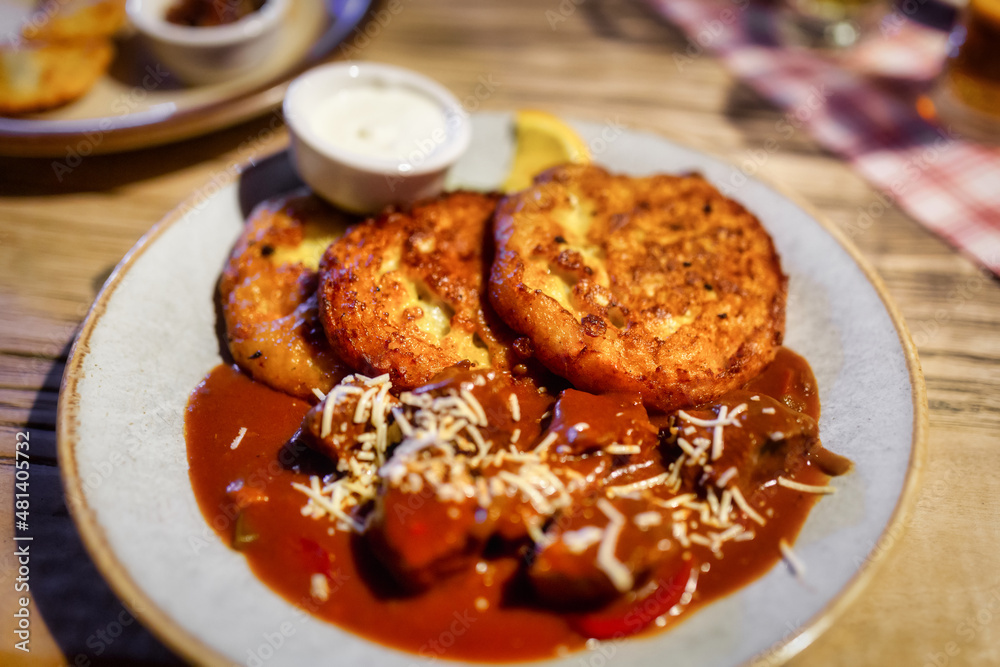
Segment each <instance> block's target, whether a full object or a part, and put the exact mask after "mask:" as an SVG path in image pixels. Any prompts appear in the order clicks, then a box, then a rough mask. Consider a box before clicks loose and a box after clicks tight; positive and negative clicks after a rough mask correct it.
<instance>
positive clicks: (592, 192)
mask: <svg viewBox="0 0 1000 667" xmlns="http://www.w3.org/2000/svg"><path fill="white" fill-rule="evenodd" d="M495 236H496V259H495V261H494V264H493V269H492V273H491V278H490V297H491V300H492V303H493V305H494V307H495V308H496V310H497V312H498V313H500V315H501V316H502V317H503V319H504V320H505V321H506V322H507V323H508V324H509V325H510V326H511V327H513V328H514V329H515V330H516V331H518V332H520V333H522V334H525V335H526V336H528V337H529V338H530V339H531V342H532V343H533V344H534V348H535V354H536V356H537V357H538V358H539V359H540V360H541V361H542V362H543V363H544V364H545V365H546V366H548V367H549V368H550V369H551V370H552V371H554V372H556V373H558V374H560V375H562V376H564V377H566V378H567V379H569V380H570V381H571V382H572V383H573V384H574V386H576V387H577V388H579V389H584V390H587V391H593V392H606V391H637V392H639V393H640V394H641V395H642V397H643V400H644V402H645V403H646V404H647V405H649V406H651V407H655V408H659V409H661V410H670V409H673V408H677V407H681V406H685V405H693V404H697V403H702V402H705V401H708V400H712V399H715V398H717V397H718V396H721V395H722V394H723V393H725V392H727V391H729V390H731V389H735V388H737V387H739V386H740V385H742V384H743V383H744V382H746V381H747V380H749V379H750V378H752V377H753V376H754V375H756V374H757V373H758V372H760V370H761V369H763V367H764V366H765V365H766V364H768V363H769V362H770V361H771V360H772V359H773V358H774V355H775V352H776V349H777V347H778V346H779V345H780V343H781V339H782V335H783V332H784V326H785V296H786V278H785V276H784V275H783V274H782V272H781V265H780V262H779V259H778V255H777V253H776V252H775V249H774V245H773V243H772V242H771V238H770V237H769V236H768V234H767V232H766V231H764V229H763V228H762V227H761V225H760V223H759V222H758V221H757V219H756V218H755V217H754V216H753V215H752V214H751V213H749V212H748V211H746V209H744V208H743V207H742V206H740V205H739V204H737V203H736V202H734V201H732V200H730V199H727V198H725V197H724V196H723V195H722V194H721V193H719V191H718V190H716V189H715V188H714V187H712V185H710V184H709V183H708V182H707V181H706V180H705V179H703V178H702V177H701V176H666V175H659V176H651V177H647V178H631V177H628V176H619V175H612V174H609V173H608V172H606V171H605V170H603V169H601V168H599V167H596V166H586V165H568V166H563V167H557V168H555V169H553V170H550V171H548V172H545V173H544V174H542V175H541V176H539V177H538V178H537V179H536V181H535V185H534V186H532V187H530V188H528V189H527V190H524V191H522V192H520V193H518V194H515V195H512V196H510V197H507V198H506V199H504V200H503V201H502V202H501V203H500V205H499V206H498V207H497V212H496V218H495Z"/></svg>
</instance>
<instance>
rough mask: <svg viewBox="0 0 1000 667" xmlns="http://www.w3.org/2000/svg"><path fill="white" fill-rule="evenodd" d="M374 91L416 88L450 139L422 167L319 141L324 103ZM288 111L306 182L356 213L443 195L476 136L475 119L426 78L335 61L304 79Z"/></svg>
mask: <svg viewBox="0 0 1000 667" xmlns="http://www.w3.org/2000/svg"><path fill="white" fill-rule="evenodd" d="M368 85H376V86H399V87H403V88H408V89H409V90H411V91H414V92H417V93H420V94H422V95H424V96H425V97H427V98H428V99H430V100H432V101H433V102H435V103H436V104H439V105H440V108H441V111H442V112H443V114H444V117H445V119H446V127H445V132H446V137H445V140H444V141H443V142H441V143H440V144H439V145H437V146H436V148H435V149H434V150H433V151H432V152H431V153H429V154H428V155H425V156H422V159H421V160H420V162H419V164H416V163H406V162H399V161H397V160H391V159H386V158H376V157H370V156H366V155H361V154H359V153H354V152H351V151H346V150H344V149H342V148H339V147H338V146H334V145H331V144H330V142H329V141H327V140H324V139H323V138H322V137H320V136H318V135H317V133H316V132H315V131H314V129H313V124H312V122H311V120H312V116H311V113H310V112H313V111H315V109H316V108H317V107H318V106H319V103H320V101H322V100H323V99H324V98H326V97H327V96H329V95H333V94H335V93H336V92H337V91H340V90H343V89H345V88H346V87H349V86H368ZM284 113H285V121H286V122H287V123H288V129H289V133H290V135H291V152H292V163H293V164H294V166H295V170H296V171H297V172H298V174H299V176H300V177H301V178H302V180H303V181H305V182H306V183H307V184H308V185H309V186H310V187H311V188H312V189H313V190H314V191H315V192H317V193H318V194H319V195H321V196H322V197H324V198H325V199H327V200H328V201H330V202H331V203H333V204H334V205H336V206H339V207H341V208H344V209H346V210H349V211H353V212H356V213H372V212H376V211H378V210H380V209H382V208H384V207H385V206H387V205H390V204H399V205H405V204H409V203H412V202H414V201H417V200H419V199H424V198H427V197H433V196H435V195H437V194H438V193H440V192H441V190H442V189H443V188H444V181H445V175H446V173H447V171H448V168H449V167H451V166H452V165H453V164H454V163H455V162H456V161H457V160H458V158H459V157H461V156H462V154H463V153H465V151H466V149H467V148H468V147H469V141H470V140H471V137H472V130H471V127H470V124H469V118H468V114H467V113H466V112H465V110H464V109H463V108H462V105H461V103H460V102H459V101H458V99H457V98H456V97H455V96H454V95H452V94H451V93H450V92H449V91H448V89H446V88H445V87H444V86H442V85H441V84H439V83H437V82H436V81H434V80H432V79H430V78H428V77H426V76H423V75H422V74H418V73H416V72H413V71H411V70H407V69H404V68H401V67H394V66H392V65H383V64H379V63H369V62H342V63H332V64H328V65H323V66H320V67H317V68H315V69H312V70H310V71H308V72H306V73H304V74H302V75H301V76H299V77H298V78H297V79H295V80H294V81H293V82H292V84H291V85H290V86H289V88H288V91H287V92H286V93H285V101H284Z"/></svg>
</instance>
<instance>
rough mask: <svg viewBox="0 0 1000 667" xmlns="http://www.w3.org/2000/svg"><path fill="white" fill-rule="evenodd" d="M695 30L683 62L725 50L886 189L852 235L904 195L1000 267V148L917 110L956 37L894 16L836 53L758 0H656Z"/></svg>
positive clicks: (738, 67) (678, 60) (753, 82)
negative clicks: (795, 38) (811, 41)
mask: <svg viewBox="0 0 1000 667" xmlns="http://www.w3.org/2000/svg"><path fill="white" fill-rule="evenodd" d="M648 2H649V3H650V5H651V6H652V7H653V8H654V10H656V11H657V12H658V13H659V14H661V15H662V16H663V17H664V18H666V19H667V20H669V21H670V22H672V23H675V24H677V25H678V26H680V27H681V28H682V29H683V30H684V31H685V32H686V33H687V35H688V37H689V38H690V43H689V46H688V48H687V49H686V50H685V51H683V52H679V53H676V54H675V55H674V64H675V65H676V66H677V67H679V68H683V67H684V66H685V65H686V64H689V63H690V61H691V59H693V58H697V57H700V55H701V54H702V53H703V52H704V51H711V52H714V53H715V54H716V55H717V56H718V57H719V58H721V59H722V61H723V62H724V63H725V64H726V66H727V67H728V68H729V69H730V70H731V71H732V72H733V73H734V74H735V75H736V76H738V77H739V78H740V79H742V80H744V81H746V82H747V83H748V84H749V85H750V86H752V87H753V88H755V89H756V90H757V91H758V92H759V93H761V94H762V95H764V96H765V97H767V98H768V99H770V100H771V101H772V102H774V103H775V104H777V105H778V106H780V107H782V108H783V109H785V110H786V111H787V114H786V116H785V118H786V121H787V122H788V124H789V125H791V126H795V127H802V128H804V129H805V130H807V131H808V132H809V133H810V134H811V135H812V136H813V137H814V138H815V139H816V140H817V141H818V142H819V143H821V144H822V145H823V146H825V147H826V148H827V149H829V150H830V151H833V152H834V153H837V154H839V155H841V156H842V157H844V158H845V159H847V160H848V161H850V162H851V164H853V165H854V167H855V168H856V169H857V170H858V171H859V172H861V173H862V174H863V175H864V176H865V178H867V179H868V180H869V181H870V182H871V183H872V184H873V185H874V186H875V187H876V188H878V189H879V190H880V191H881V193H882V194H881V196H880V197H879V198H878V200H875V201H873V202H871V203H870V204H869V205H868V206H867V207H863V208H859V209H858V211H857V215H856V219H855V220H853V221H852V222H850V223H848V228H847V231H848V232H849V233H850V234H851V235H856V234H858V233H863V232H864V231H865V230H866V229H868V227H870V226H871V225H873V224H876V223H877V220H878V218H879V217H880V216H881V215H882V214H883V213H884V212H885V210H886V208H887V207H888V206H889V205H891V204H892V203H895V204H897V205H899V206H900V207H901V208H903V209H904V210H905V211H907V212H908V213H909V214H910V215H912V216H913V217H914V218H916V219H917V220H919V221H920V222H922V223H923V224H924V225H926V226H927V227H929V228H930V229H932V230H933V231H935V232H936V233H937V234H939V235H941V236H942V237H944V238H945V239H947V240H948V241H949V242H950V243H951V244H953V245H954V246H956V247H957V248H959V249H960V250H962V251H963V252H965V253H967V254H968V255H970V256H971V257H973V258H975V259H977V260H978V261H979V262H980V263H982V264H983V265H985V266H986V267H988V268H989V269H990V270H991V271H993V272H994V273H995V274H997V275H1000V149H998V148H996V147H987V146H984V145H980V144H976V143H973V142H968V141H963V140H961V139H959V138H957V136H956V135H955V133H954V131H952V130H950V128H949V129H946V128H943V127H941V126H939V125H936V124H934V123H932V122H928V121H927V120H925V119H924V118H923V117H921V115H920V113H918V111H917V109H918V108H919V104H917V100H918V97H919V94H920V92H921V91H926V90H927V88H928V84H929V82H930V81H931V80H932V79H933V78H934V76H935V75H936V74H937V73H938V71H939V70H940V66H941V63H942V61H943V57H944V53H945V49H946V40H945V36H944V35H943V34H941V33H934V32H932V31H929V30H927V29H923V28H920V27H918V26H914V25H912V24H909V23H908V22H906V21H905V19H904V18H903V17H902V16H901V15H889V16H887V17H886V18H885V19H884V20H883V22H882V25H881V28H882V30H881V31H880V33H881V34H879V35H876V36H873V37H872V38H870V39H868V40H866V41H865V42H863V43H862V44H861V45H860V46H858V47H857V48H856V49H854V51H853V52H851V53H850V55H849V56H845V57H842V58H840V59H839V60H835V59H834V58H832V57H830V56H824V55H822V54H819V53H816V52H813V51H809V50H806V49H798V48H789V47H786V46H784V45H782V44H781V43H780V40H779V39H778V37H777V34H778V29H777V22H776V16H775V14H774V12H773V10H770V9H768V8H762V7H758V6H756V5H754V4H753V3H749V2H748V1H747V0H648Z"/></svg>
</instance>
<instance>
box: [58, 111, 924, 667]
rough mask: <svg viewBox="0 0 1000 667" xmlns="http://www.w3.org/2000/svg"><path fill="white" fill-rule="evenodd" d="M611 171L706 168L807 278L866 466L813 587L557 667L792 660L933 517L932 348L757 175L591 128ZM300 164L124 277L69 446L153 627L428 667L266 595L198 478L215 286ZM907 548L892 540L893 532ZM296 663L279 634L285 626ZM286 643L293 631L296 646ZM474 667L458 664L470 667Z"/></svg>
mask: <svg viewBox="0 0 1000 667" xmlns="http://www.w3.org/2000/svg"><path fill="white" fill-rule="evenodd" d="M573 125H574V127H575V128H576V129H577V130H578V131H579V132H580V134H581V136H582V137H583V138H584V139H585V140H586V141H587V143H588V144H589V147H590V149H591V152H592V153H593V154H594V156H595V161H596V162H598V163H600V164H602V165H605V166H607V167H609V168H610V169H612V170H615V171H620V172H628V173H632V174H649V173H653V172H685V171H692V170H695V171H700V172H702V173H704V174H705V176H706V177H707V178H708V179H709V180H711V181H712V182H713V183H715V184H716V185H717V186H718V187H719V188H720V189H722V190H723V191H724V192H726V193H727V194H728V195H729V196H731V197H733V198H734V199H737V200H738V201H740V202H741V203H743V204H744V205H745V206H746V207H747V208H748V209H750V210H751V211H752V212H754V213H755V214H756V215H757V216H758V217H759V218H760V219H761V221H762V223H763V224H764V226H765V227H766V228H767V230H768V231H769V232H770V233H771V235H772V236H773V238H774V241H775V244H776V245H777V248H778V250H779V252H780V253H781V255H782V264H783V268H784V270H785V271H786V272H787V273H788V275H789V290H790V291H789V300H788V323H787V337H786V344H787V345H788V346H789V347H791V348H792V349H793V350H796V351H797V352H799V353H800V354H802V355H803V356H805V357H806V359H808V360H809V362H810V363H811V364H812V367H813V369H814V371H815V373H816V376H817V380H818V384H819V389H820V396H821V400H822V405H823V414H822V418H821V420H820V433H821V435H822V437H823V441H824V444H825V445H826V446H827V447H829V448H830V449H832V450H833V451H835V452H837V453H839V454H843V455H846V456H847V457H849V458H850V459H852V460H853V461H854V463H855V466H856V468H855V470H854V471H853V472H852V473H851V474H849V475H846V476H844V477H841V478H837V479H835V480H834V481H833V482H832V483H833V484H834V485H835V486H837V487H838V493H836V494H835V495H832V496H829V497H827V498H824V499H823V500H822V501H821V502H819V504H818V505H817V506H816V508H815V509H814V510H813V512H812V514H811V515H810V517H809V519H808V521H807V522H806V524H805V526H804V528H803V531H802V533H801V534H800V536H799V539H798V540H797V542H796V544H795V551H796V553H797V554H798V556H799V557H800V558H801V559H802V560H803V561H804V563H805V564H806V566H807V572H806V574H805V575H804V577H803V578H802V579H801V580H800V579H798V578H797V577H795V576H794V575H793V573H792V572H790V571H789V569H788V568H786V567H784V566H782V565H778V566H777V567H775V568H773V569H772V570H771V571H770V572H768V573H767V574H766V575H765V576H764V577H762V578H761V579H759V580H757V581H755V582H753V583H752V584H750V585H748V586H746V587H745V588H743V589H740V590H739V591H737V592H735V593H734V594H732V595H730V596H728V597H725V598H723V599H721V600H719V601H718V602H715V603H713V604H711V605H709V606H707V607H705V608H703V609H700V610H698V611H697V612H696V613H694V614H692V615H691V616H690V617H689V618H687V619H686V620H685V621H684V622H683V623H680V624H679V625H678V626H677V627H674V628H671V629H669V630H668V631H666V632H661V633H653V634H650V635H648V636H644V637H638V638H633V639H629V640H626V641H622V642H609V643H604V644H602V645H600V646H599V647H598V648H597V649H595V651H594V652H593V654H592V655H587V654H586V652H584V653H583V654H573V655H570V656H567V657H566V658H563V659H560V660H554V661H552V662H551V663H549V662H546V663H545V664H547V665H548V664H552V665H565V666H569V665H579V664H584V663H586V662H587V661H588V660H589V661H592V663H591V664H604V663H605V662H608V661H609V660H608V658H609V657H610V656H612V655H613V656H614V660H613V662H614V664H616V665H622V666H623V667H624V666H625V665H630V666H632V667H638V666H650V667H652V666H654V665H655V666H660V665H663V664H664V659H665V658H664V656H670V657H669V662H670V663H671V664H677V665H698V666H703V667H707V666H713V667H723V666H726V665H734V664H740V663H743V662H746V661H748V660H751V659H752V658H753V657H754V656H757V657H758V659H759V660H760V661H761V662H760V663H759V664H767V665H776V664H778V663H780V662H783V661H784V660H785V659H786V658H787V657H789V656H790V655H792V654H794V653H795V652H797V651H799V650H801V649H802V648H804V647H805V646H806V645H808V644H809V643H810V642H811V641H812V640H813V639H815V638H816V637H817V636H818V635H819V633H820V632H822V631H823V630H824V629H826V627H828V626H829V624H830V623H831V622H832V621H833V619H834V618H835V617H836V616H837V613H838V612H839V611H841V610H843V608H844V607H845V606H846V605H847V604H849V603H850V602H851V601H852V600H853V599H855V597H856V596H857V595H858V593H859V592H860V591H861V590H862V589H863V587H864V584H865V583H866V582H867V581H869V580H870V579H871V576H872V574H873V572H874V571H875V569H876V565H877V564H879V563H881V562H884V561H885V559H884V558H880V557H878V556H880V555H882V553H883V552H884V551H885V550H886V549H887V548H888V546H889V545H891V544H894V543H895V542H896V541H897V540H896V539H895V537H898V535H899V530H900V529H901V528H902V525H903V518H904V512H905V510H906V509H907V508H908V507H909V506H910V505H912V503H913V501H914V499H915V496H916V489H917V478H918V476H919V470H920V468H921V465H922V460H923V448H924V445H925V438H926V420H927V404H926V396H925V392H924V384H923V377H922V375H921V372H920V366H919V362H918V361H917V357H916V352H915V350H914V348H913V345H912V343H911V342H910V338H909V334H908V333H907V332H906V328H905V325H904V324H903V321H902V318H901V317H900V316H899V314H898V312H897V311H896V309H895V307H894V306H893V305H892V303H891V301H890V299H889V297H888V295H887V293H886V291H885V289H884V287H883V286H882V284H881V282H880V281H879V279H878V278H877V277H876V276H875V274H874V272H873V271H872V270H871V269H870V268H869V267H868V266H867V264H866V263H865V262H864V261H863V260H862V259H860V256H859V254H858V252H857V250H855V249H854V248H853V246H851V245H850V244H849V243H848V242H846V241H845V240H844V239H843V238H842V237H841V236H840V235H839V233H837V232H836V231H834V230H833V228H832V227H831V226H830V225H828V224H827V223H824V222H823V221H821V220H819V219H818V218H817V217H815V216H814V215H813V214H812V213H810V212H809V211H807V210H806V209H804V208H803V207H802V206H801V205H799V204H797V203H796V202H794V201H792V200H791V199H789V198H788V197H787V196H785V195H783V194H782V193H780V192H779V191H777V190H776V189H775V188H773V187H772V186H769V185H766V184H764V183H762V182H760V181H757V180H754V179H748V178H747V177H746V176H745V175H744V174H743V173H742V172H741V171H740V170H739V169H738V168H737V167H735V166H733V165H731V164H728V163H725V162H723V161H721V160H718V159H716V158H713V157H710V156H707V155H705V154H703V153H700V152H698V151H695V150H692V149H689V148H685V147H683V146H679V145H677V144H675V143H673V142H671V141H669V140H667V139H665V138H663V137H660V136H657V135H654V134H651V133H647V132H639V131H633V130H627V129H625V128H622V127H621V126H620V125H618V124H615V123H608V124H606V125H601V124H597V123H573ZM510 130H511V116H510V115H507V114H479V115H476V116H474V117H473V138H472V145H471V147H470V150H469V153H468V154H467V156H466V158H464V159H463V160H462V161H460V162H459V163H458V164H457V165H456V166H455V168H454V171H453V173H452V179H451V183H452V185H453V186H466V187H481V188H496V187H498V185H499V183H500V182H501V179H502V178H503V176H504V175H505V173H506V164H507V163H508V162H509V160H510V157H511V154H512V142H513V135H512V133H511V131H510ZM300 185H301V183H300V182H299V181H298V179H297V177H296V176H295V174H294V172H293V171H292V169H291V167H290V165H289V162H288V156H287V152H285V153H279V154H277V155H275V156H273V157H271V158H269V159H264V160H260V161H257V162H256V163H255V165H254V166H253V167H251V168H248V169H247V170H246V171H245V172H244V173H243V174H242V175H241V176H240V177H239V180H238V181H236V182H232V183H229V184H228V185H224V186H221V187H219V188H218V189H213V190H212V194H210V195H198V196H195V197H192V198H191V199H190V200H188V201H187V202H185V203H183V204H182V205H181V206H180V207H179V208H178V209H176V210H175V211H174V212H173V213H171V214H170V215H168V216H167V217H166V218H165V219H164V220H163V221H162V222H161V223H159V224H158V225H157V226H156V227H154V228H153V230H152V231H151V232H150V233H149V234H148V235H147V236H146V237H145V238H144V239H143V240H142V241H140V243H139V244H138V245H137V246H136V247H135V248H134V249H133V250H132V251H131V252H130V253H129V255H128V256H127V257H126V258H125V259H124V260H123V262H122V263H121V264H120V265H119V267H118V268H117V269H116V271H115V273H114V274H113V275H112V277H111V278H110V279H109V280H108V282H107V284H106V285H105V288H104V289H103V290H102V292H101V294H100V296H99V297H98V299H97V301H96V303H95V305H94V307H93V308H92V309H91V311H90V313H89V315H88V316H87V319H86V321H85V323H84V325H83V329H82V331H81V333H80V335H79V337H78V339H77V342H76V344H75V347H74V350H73V353H72V355H71V358H70V360H69V363H68V365H67V369H66V373H65V376H64V381H63V388H62V392H61V394H60V397H59V414H58V424H57V437H58V447H59V462H60V470H61V472H62V475H63V480H64V485H65V489H66V496H67V504H68V506H69V508H70V510H71V511H72V514H73V518H74V520H75V521H76V523H77V526H78V528H79V531H80V534H81V536H82V538H83V541H84V543H85V544H86V546H87V548H88V550H89V552H90V554H91V556H92V557H93V560H94V562H95V563H96V565H97V567H98V569H99V570H100V571H101V573H102V574H103V576H104V577H105V578H106V579H107V580H108V582H109V583H110V584H111V586H112V587H113V588H114V589H115V592H116V593H117V594H118V595H119V596H120V597H121V598H122V599H124V600H129V601H130V603H131V604H132V606H133V607H134V608H136V609H138V610H140V612H139V614H138V617H139V618H140V620H141V621H142V622H143V624H145V625H146V626H147V627H149V628H150V629H151V630H152V631H153V632H154V633H156V634H157V635H158V636H159V637H160V638H161V639H163V640H164V641H165V642H166V643H167V644H168V645H169V646H170V647H171V648H173V649H174V650H176V651H177V652H178V653H179V654H180V655H182V656H184V657H185V658H187V659H189V660H192V661H195V662H198V663H206V664H219V665H223V664H232V663H233V662H241V663H247V662H248V661H252V660H253V659H254V658H255V657H257V656H259V655H261V651H262V650H263V651H266V652H267V654H268V658H269V659H268V662H267V664H268V666H269V667H271V666H278V665H303V664H343V665H379V667H407V666H411V665H414V664H418V663H420V662H423V660H424V659H422V658H420V657H418V656H416V655H412V654H406V653H401V652H399V651H396V650H392V649H388V648H384V647H382V646H380V645H377V644H374V643H372V642H369V641H367V640H365V639H363V638H361V637H358V636H356V635H353V634H351V633H349V632H346V631H344V630H342V629H340V628H338V627H336V626H334V625H332V624H329V623H326V622H325V621H322V620H320V619H317V618H314V617H312V616H309V615H308V614H306V613H305V612H303V611H302V610H300V609H297V608H296V607H294V606H293V605H291V604H289V603H288V602H286V601H285V600H284V599H283V598H281V597H280V596H279V595H278V594H277V593H274V592H273V591H271V590H270V589H269V588H267V586H266V585H264V584H263V583H262V582H260V581H259V580H258V579H257V578H256V577H255V576H254V574H253V573H252V572H251V571H250V568H249V567H248V565H247V561H246V560H245V559H244V557H243V556H242V555H241V554H240V553H238V552H236V551H234V550H232V549H230V548H229V547H228V546H227V545H226V544H224V543H223V542H222V540H220V539H218V537H217V536H216V534H215V533H214V531H213V530H212V529H211V527H209V525H208V524H207V523H206V521H205V519H204V518H203V516H202V514H201V512H200V510H199V508H198V504H197V502H196V500H195V496H194V493H193V491H192V489H191V484H190V479H189V477H188V463H187V451H186V446H185V441H184V412H185V406H186V404H187V400H188V396H189V394H190V392H191V391H192V389H193V388H194V387H195V385H196V384H197V383H198V382H199V381H200V380H201V379H202V378H203V377H204V376H205V375H206V374H207V373H208V372H209V371H210V370H211V369H212V368H213V367H214V366H215V365H217V364H219V363H221V362H222V356H221V355H220V344H221V343H220V339H219V334H218V329H217V320H218V315H217V312H216V306H215V291H216V285H217V281H218V277H219V274H220V271H221V270H222V268H223V265H224V263H225V261H226V259H227V257H228V255H229V252H230V249H231V247H232V245H233V243H234V242H235V240H236V238H237V236H238V235H239V234H240V232H241V230H242V228H243V224H244V219H245V216H246V214H247V213H248V212H249V211H250V209H251V208H252V207H253V206H254V204H256V203H257V202H258V201H260V200H262V199H264V198H268V197H271V196H274V195H277V194H280V193H283V192H287V191H288V190H291V189H293V188H295V187H299V186H300ZM886 536H888V537H886ZM286 627H287V628H291V631H292V632H291V634H288V633H285V635H287V636H285V635H283V640H282V645H281V647H280V650H277V649H275V648H274V646H273V644H271V645H268V644H267V643H266V642H267V637H269V636H273V635H274V633H276V632H278V629H279V628H286ZM282 632H284V630H282ZM449 664H457V663H449Z"/></svg>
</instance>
